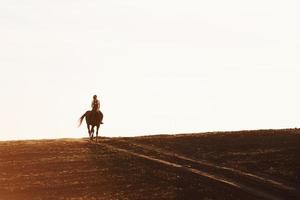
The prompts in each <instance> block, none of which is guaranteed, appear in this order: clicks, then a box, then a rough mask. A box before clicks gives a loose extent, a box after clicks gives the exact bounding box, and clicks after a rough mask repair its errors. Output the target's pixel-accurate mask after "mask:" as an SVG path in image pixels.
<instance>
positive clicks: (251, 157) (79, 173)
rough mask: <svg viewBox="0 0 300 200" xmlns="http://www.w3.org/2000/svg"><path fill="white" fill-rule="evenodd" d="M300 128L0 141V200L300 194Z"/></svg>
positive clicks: (288, 196) (287, 196) (292, 196)
mask: <svg viewBox="0 0 300 200" xmlns="http://www.w3.org/2000/svg"><path fill="white" fill-rule="evenodd" d="M299 152H300V130H298V129H286V130H259V131H241V132H220V133H201V134H183V135H172V136H170V135H160V136H146V137H134V138H101V139H100V140H99V142H98V143H97V144H96V143H94V142H93V143H91V142H89V141H88V140H87V139H58V140H28V141H3V142H0V199H1V200H2V199H4V200H5V199H9V200H11V199H12V200H14V199H205V200H209V199H243V200H247V199H300V194H299V193H300V189H299V188H300V187H299V185H300V153H299Z"/></svg>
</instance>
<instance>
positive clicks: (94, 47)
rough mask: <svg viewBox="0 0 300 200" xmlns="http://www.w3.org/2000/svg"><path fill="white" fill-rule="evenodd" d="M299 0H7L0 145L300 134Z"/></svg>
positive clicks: (1, 44) (0, 13) (2, 26)
mask: <svg viewBox="0 0 300 200" xmlns="http://www.w3.org/2000/svg"><path fill="white" fill-rule="evenodd" d="M299 10H300V2H299V1H298V0H285V1H283V0H252V1H244V0H227V1H222V0H211V1H199V0H181V1H179V0H172V1H170V0H152V1H145V0H129V1H124V0H110V1H102V0H97V1H96V0H89V1H84V0H72V1H69V0H48V1H46V0H27V1H20V0H10V1H1V2H0V122H1V123H0V140H11V139H40V138H68V137H86V136H87V130H86V126H85V125H84V126H81V127H80V128H77V120H78V118H79V117H80V116H81V115H82V114H83V113H84V112H85V111H87V110H89V109H91V108H90V104H91V101H92V96H93V95H94V94H97V95H98V97H99V99H100V102H101V110H102V112H103V113H104V120H103V121H104V125H103V126H102V127H101V128H100V135H102V136H108V137H116V136H136V135H149V134H175V133H191V132H206V131H225V130H244V129H269V128H295V127H299V126H300V93H299V86H300V78H299V77H300V76H299V75H300V37H299V35H300V26H299V19H300V12H299Z"/></svg>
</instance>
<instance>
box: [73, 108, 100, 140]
mask: <svg viewBox="0 0 300 200" xmlns="http://www.w3.org/2000/svg"><path fill="white" fill-rule="evenodd" d="M84 118H85V121H86V125H87V128H88V131H89V138H90V140H93V138H94V127H95V126H96V127H97V131H96V142H97V139H98V130H99V127H100V125H101V124H103V123H102V120H103V113H102V112H101V111H94V110H92V111H87V112H85V113H84V114H83V115H82V116H81V117H80V118H79V125H78V127H79V126H80V125H81V124H82V121H83V119H84ZM90 126H91V127H92V128H91V129H90Z"/></svg>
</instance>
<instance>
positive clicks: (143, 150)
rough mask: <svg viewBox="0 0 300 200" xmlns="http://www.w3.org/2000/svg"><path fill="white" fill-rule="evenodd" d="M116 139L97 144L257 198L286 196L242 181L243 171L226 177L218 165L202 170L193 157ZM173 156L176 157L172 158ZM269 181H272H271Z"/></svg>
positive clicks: (273, 198)
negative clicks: (208, 169)
mask: <svg viewBox="0 0 300 200" xmlns="http://www.w3.org/2000/svg"><path fill="white" fill-rule="evenodd" d="M118 141H119V142H117V143H116V142H112V141H106V142H104V143H98V144H97V145H101V146H105V147H106V148H109V149H113V150H116V151H119V152H123V153H126V154H130V155H132V156H136V157H139V158H143V159H146V160H150V161H153V162H156V163H160V164H163V165H166V166H169V167H174V168H177V169H180V170H184V171H188V172H190V173H192V174H194V175H197V176H199V177H202V178H206V179H209V180H211V181H214V182H217V183H221V184H224V185H227V186H230V187H232V188H234V189H238V190H241V191H244V192H246V193H248V194H251V195H254V196H256V197H258V198H263V199H268V200H283V199H287V198H285V196H282V194H281V193H280V195H278V194H274V191H272V190H269V189H268V188H264V187H262V188H260V187H261V186H262V184H265V182H259V183H258V185H257V186H258V187H255V186H253V183H251V180H250V183H249V182H247V181H245V180H244V178H241V180H243V181H241V180H240V179H239V177H242V175H246V174H245V173H244V172H239V173H237V175H238V177H237V178H233V177H230V178H228V177H226V176H224V174H223V171H221V173H220V171H218V172H217V170H220V169H221V170H224V169H223V168H222V167H219V166H217V167H215V166H213V165H212V164H208V163H206V164H208V165H207V166H208V167H211V168H213V167H214V170H213V171H204V170H202V169H201V167H195V164H200V163H201V161H199V162H197V161H196V160H193V159H190V158H187V157H184V156H180V155H177V154H175V156H174V154H172V153H170V152H163V151H161V150H156V149H153V148H152V147H149V146H147V145H140V144H136V143H133V144H132V143H131V142H127V141H124V140H118ZM132 146H136V147H139V148H140V150H138V149H136V148H134V147H132ZM151 151H152V152H151ZM154 152H156V153H158V154H161V155H163V157H164V158H160V156H158V155H157V154H156V153H154ZM174 158H176V159H174ZM170 160H171V161H170ZM186 161H188V162H194V164H193V165H192V166H191V165H189V164H190V163H186ZM225 170H227V169H225ZM229 171H233V172H237V170H234V169H231V170H229ZM241 174H242V175H241ZM251 175H252V174H249V175H248V176H249V177H252V176H251ZM246 177H247V176H246ZM254 177H256V176H255V175H254ZM258 180H260V179H259V178H258ZM271 183H273V182H272V181H271ZM274 184H275V185H281V184H280V183H277V182H275V183H274ZM274 184H273V185H274ZM286 189H290V188H289V187H287V188H286ZM289 199H298V198H297V197H296V196H293V195H292V196H290V197H289Z"/></svg>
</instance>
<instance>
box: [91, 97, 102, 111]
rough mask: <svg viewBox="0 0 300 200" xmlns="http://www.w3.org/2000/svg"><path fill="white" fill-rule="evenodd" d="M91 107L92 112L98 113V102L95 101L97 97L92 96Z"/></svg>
mask: <svg viewBox="0 0 300 200" xmlns="http://www.w3.org/2000/svg"><path fill="white" fill-rule="evenodd" d="M91 106H92V109H93V111H96V112H98V111H99V110H100V101H99V100H98V99H97V95H94V96H93V101H92V105H91Z"/></svg>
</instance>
